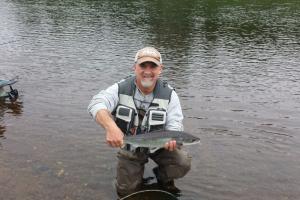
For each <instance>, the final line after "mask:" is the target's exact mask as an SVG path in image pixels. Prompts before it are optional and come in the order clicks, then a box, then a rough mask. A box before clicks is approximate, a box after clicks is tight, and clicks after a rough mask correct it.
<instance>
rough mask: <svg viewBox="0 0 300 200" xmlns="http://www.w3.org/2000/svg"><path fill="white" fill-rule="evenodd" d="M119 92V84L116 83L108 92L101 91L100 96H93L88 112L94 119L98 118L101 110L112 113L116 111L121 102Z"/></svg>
mask: <svg viewBox="0 0 300 200" xmlns="http://www.w3.org/2000/svg"><path fill="white" fill-rule="evenodd" d="M118 91H119V87H118V84H117V83H115V84H113V85H112V86H110V87H108V88H107V89H106V90H101V91H100V92H99V93H98V94H96V95H95V96H93V98H92V100H91V102H90V104H89V106H88V112H89V113H90V114H91V115H92V116H93V118H94V119H95V118H96V115H97V112H98V111H99V110H102V109H107V110H109V111H110V112H112V111H113V110H114V109H115V107H116V106H117V104H118V101H119V95H118Z"/></svg>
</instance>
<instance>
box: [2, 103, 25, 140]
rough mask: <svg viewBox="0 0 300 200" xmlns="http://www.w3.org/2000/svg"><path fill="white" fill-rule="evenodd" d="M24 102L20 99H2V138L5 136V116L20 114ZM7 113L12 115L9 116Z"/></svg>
mask: <svg viewBox="0 0 300 200" xmlns="http://www.w3.org/2000/svg"><path fill="white" fill-rule="evenodd" d="M22 108H23V103H22V102H21V101H20V100H17V101H15V102H11V101H9V100H3V99H2V100H0V138H4V133H5V129H6V128H5V127H6V126H5V122H4V119H5V118H10V117H11V116H18V115H21V114H22ZM7 115H10V116H8V117H7Z"/></svg>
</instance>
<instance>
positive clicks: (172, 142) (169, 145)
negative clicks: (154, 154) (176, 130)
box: [165, 140, 176, 151]
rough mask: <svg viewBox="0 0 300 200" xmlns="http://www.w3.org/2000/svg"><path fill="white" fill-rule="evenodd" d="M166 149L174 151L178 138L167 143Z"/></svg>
mask: <svg viewBox="0 0 300 200" xmlns="http://www.w3.org/2000/svg"><path fill="white" fill-rule="evenodd" d="M165 149H167V150H169V151H174V150H175V149H176V140H171V141H169V142H167V143H166V144H165Z"/></svg>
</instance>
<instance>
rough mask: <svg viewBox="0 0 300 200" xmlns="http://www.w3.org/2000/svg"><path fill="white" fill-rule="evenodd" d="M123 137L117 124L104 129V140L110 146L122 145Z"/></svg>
mask: <svg viewBox="0 0 300 200" xmlns="http://www.w3.org/2000/svg"><path fill="white" fill-rule="evenodd" d="M123 137H124V134H123V132H122V131H121V130H120V129H119V127H118V126H117V125H116V126H112V127H110V128H108V129H107V130H106V142H107V144H109V145H110V146H112V147H122V146H123Z"/></svg>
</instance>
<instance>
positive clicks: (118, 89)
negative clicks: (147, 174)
mask: <svg viewBox="0 0 300 200" xmlns="http://www.w3.org/2000/svg"><path fill="white" fill-rule="evenodd" d="M133 69H134V74H135V76H132V77H129V78H127V79H124V80H122V81H120V82H118V83H115V84H113V85H112V86H110V87H109V88H107V89H106V90H102V91H100V93H99V94H97V95H95V96H94V97H93V99H92V100H91V102H90V105H89V106H88V111H89V113H90V114H91V115H92V116H93V117H94V119H95V120H96V122H97V123H98V124H100V125H101V126H102V127H103V128H104V129H105V132H106V141H107V143H108V145H110V146H111V147H120V151H119V152H118V167H117V177H116V189H117V193H118V194H119V196H121V197H122V196H125V195H127V194H130V193H132V192H135V191H137V190H139V189H140V188H141V186H142V180H143V174H144V165H145V163H147V162H148V159H149V158H151V159H152V160H153V161H154V162H155V163H156V164H157V165H158V166H157V167H156V168H154V169H153V172H154V174H155V175H156V178H157V182H158V184H159V185H160V186H161V187H162V188H163V189H165V190H168V191H170V192H178V191H179V190H178V189H177V188H176V187H175V185H174V179H177V178H181V177H183V176H184V175H185V174H186V173H187V172H188V171H189V170H190V166H191V157H190V156H189V155H188V154H187V153H186V152H184V151H183V150H181V149H180V148H178V146H177V145H176V141H170V142H167V143H166V144H165V148H163V149H158V150H157V151H155V152H154V153H150V151H149V149H147V148H141V147H139V148H133V147H132V146H130V145H123V138H124V137H126V136H127V135H136V134H151V131H154V130H176V131H182V130H183V124H182V120H183V114H182V110H181V105H180V102H179V98H178V96H177V94H176V92H175V91H174V90H173V89H172V88H171V87H170V86H169V85H168V84H167V83H166V82H164V81H162V80H161V79H160V78H159V77H160V75H161V73H162V70H163V65H162V58H161V54H160V53H159V52H158V51H157V50H156V49H155V48H153V47H145V48H143V49H141V50H139V51H138V52H137V53H136V56H135V63H134V67H133Z"/></svg>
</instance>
